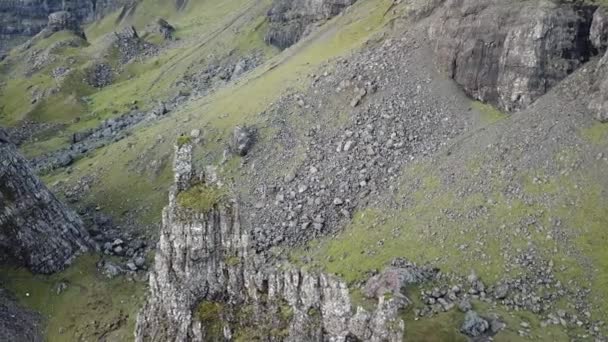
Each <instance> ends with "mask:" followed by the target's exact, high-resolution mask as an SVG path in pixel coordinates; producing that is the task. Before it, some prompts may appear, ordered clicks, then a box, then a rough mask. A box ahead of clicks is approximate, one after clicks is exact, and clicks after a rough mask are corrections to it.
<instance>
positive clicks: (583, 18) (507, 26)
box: [429, 0, 608, 111]
mask: <svg viewBox="0 0 608 342" xmlns="http://www.w3.org/2000/svg"><path fill="white" fill-rule="evenodd" d="M439 11H440V13H439V14H438V15H437V16H436V19H435V20H434V21H433V23H432V24H431V25H430V27H429V34H430V37H431V39H432V40H433V41H434V45H435V53H436V59H437V63H438V65H439V66H440V68H441V69H443V70H445V71H446V72H447V73H448V76H449V77H450V78H452V79H454V81H455V82H456V83H458V84H459V85H461V86H462V87H463V89H464V90H465V92H466V93H467V94H468V95H470V96H471V97H473V98H475V99H478V100H481V101H484V102H489V103H492V104H494V105H497V106H499V107H500V108H502V109H505V110H507V111H514V110H520V109H522V108H525V107H526V106H528V105H530V104H531V103H532V102H533V101H534V100H536V99H538V98H539V97H540V96H542V95H543V94H545V93H546V92H547V91H548V90H549V89H551V88H552V87H553V86H555V85H556V84H557V83H558V82H560V81H561V80H563V79H564V78H565V77H566V76H568V75H569V74H571V73H572V72H573V71H574V70H576V69H577V68H579V67H580V66H582V65H583V64H584V63H585V62H587V61H588V60H589V59H590V58H592V57H593V56H595V55H597V53H598V51H600V50H603V49H605V45H606V35H607V32H608V31H607V27H606V14H605V10H603V9H597V7H596V6H593V5H584V4H566V3H555V2H551V1H528V2H524V3H521V2H515V1H494V0H489V1H475V0H450V1H447V2H446V3H445V5H444V6H442V7H441V8H440V10H439Z"/></svg>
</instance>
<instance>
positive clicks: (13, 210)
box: [0, 130, 94, 273]
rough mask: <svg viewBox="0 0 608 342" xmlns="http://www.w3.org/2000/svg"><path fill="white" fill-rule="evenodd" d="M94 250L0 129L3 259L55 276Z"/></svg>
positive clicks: (70, 214) (0, 251) (69, 213)
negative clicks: (82, 254)
mask: <svg viewBox="0 0 608 342" xmlns="http://www.w3.org/2000/svg"><path fill="white" fill-rule="evenodd" d="M91 248H94V243H93V242H92V240H91V238H90V237H89V235H88V233H87V232H86V230H85V229H84V227H83V223H82V221H81V220H80V218H79V217H78V215H76V213H74V212H73V211H72V210H70V209H69V208H67V207H66V206H65V205H64V204H62V203H61V202H60V201H59V200H58V199H57V198H56V197H55V196H54V195H53V194H52V193H51V192H50V191H49V190H48V189H47V188H46V187H45V186H44V184H42V183H41V182H40V180H38V178H37V177H36V176H35V175H34V173H33V172H32V170H31V169H30V167H29V165H28V162H27V161H26V160H25V158H24V157H23V156H21V155H20V154H19V153H18V152H17V149H16V148H15V146H14V145H13V144H11V143H10V142H8V139H7V137H6V134H4V133H3V131H2V130H0V260H2V259H4V260H10V261H16V262H18V263H20V264H23V265H24V266H27V267H28V268H29V269H30V270H32V271H33V272H38V273H53V272H57V271H59V270H61V269H63V268H64V267H65V265H67V264H69V263H70V261H71V260H72V258H73V257H74V256H75V255H76V254H78V253H81V252H85V251H87V250H89V249H91Z"/></svg>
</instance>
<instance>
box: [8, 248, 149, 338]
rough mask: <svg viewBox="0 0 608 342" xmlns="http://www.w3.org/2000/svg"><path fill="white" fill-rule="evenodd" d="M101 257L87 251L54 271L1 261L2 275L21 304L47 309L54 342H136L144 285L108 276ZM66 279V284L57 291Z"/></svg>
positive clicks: (49, 334)
mask: <svg viewBox="0 0 608 342" xmlns="http://www.w3.org/2000/svg"><path fill="white" fill-rule="evenodd" d="M98 260H99V257H98V256H95V255H85V256H82V257H80V258H78V259H77V260H76V262H75V263H74V265H72V266H71V267H70V268H69V269H67V270H66V271H64V272H60V273H57V274H54V275H51V276H44V275H33V274H31V273H30V272H29V271H27V270H25V269H20V268H19V269H17V268H12V267H6V266H2V267H1V269H0V279H1V281H2V283H3V284H4V285H5V286H6V287H7V288H8V289H9V290H10V291H11V292H13V293H14V294H15V295H16V297H17V298H18V299H19V301H20V302H21V303H23V304H24V305H26V306H28V307H30V308H32V309H34V310H36V311H38V312H40V313H42V315H43V317H44V319H45V323H46V324H45V326H46V328H45V333H46V334H45V335H46V339H47V341H49V342H64V341H98V340H103V339H105V340H106V341H131V340H132V339H133V337H132V336H133V331H134V327H135V319H136V315H137V311H138V308H139V307H140V306H141V305H142V304H143V298H144V291H143V289H144V284H143V283H141V282H134V281H128V280H126V279H125V278H124V277H119V278H115V279H112V280H109V279H107V278H104V276H103V275H101V274H99V273H98V272H97V270H96V263H97V261H98ZM62 283H63V284H66V285H67V288H66V289H65V290H63V291H62V292H60V293H58V288H59V286H60V284H62Z"/></svg>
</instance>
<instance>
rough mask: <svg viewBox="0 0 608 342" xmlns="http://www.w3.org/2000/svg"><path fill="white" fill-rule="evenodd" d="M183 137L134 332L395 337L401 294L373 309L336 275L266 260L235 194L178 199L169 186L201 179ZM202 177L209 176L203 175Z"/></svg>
mask: <svg viewBox="0 0 608 342" xmlns="http://www.w3.org/2000/svg"><path fill="white" fill-rule="evenodd" d="M191 158H192V146H191V145H184V146H181V147H178V148H177V153H176V159H175V166H174V170H175V181H176V182H175V185H174V186H173V188H172V189H171V191H170V196H169V205H168V206H167V207H166V208H165V210H164V211H163V226H162V229H161V237H160V243H159V246H158V251H157V254H156V259H155V266H154V269H153V271H152V272H151V273H150V294H149V298H148V302H147V304H146V305H145V307H144V308H143V309H142V310H141V313H140V315H139V317H138V321H137V327H136V341H218V340H231V339H236V338H238V337H239V336H244V337H249V338H251V337H252V336H260V337H261V338H262V340H269V341H283V340H284V341H323V340H332V341H346V340H348V339H349V338H357V339H361V340H365V341H401V339H402V335H403V322H402V321H401V320H400V319H399V318H398V317H397V311H398V310H399V308H401V307H402V306H403V305H404V304H405V303H404V300H403V299H401V298H393V299H388V300H385V299H384V297H381V298H380V300H379V303H378V307H377V309H376V310H375V311H373V312H368V311H366V310H364V309H362V308H357V309H355V308H354V306H353V305H352V303H351V299H350V296H349V292H348V288H347V286H346V284H345V283H343V282H341V281H340V280H339V279H337V278H335V277H333V276H329V275H325V274H314V273H308V272H306V271H303V270H299V269H296V268H294V267H291V266H289V265H280V266H279V265H276V264H273V263H272V262H269V261H268V260H267V259H266V258H265V257H264V256H262V255H258V254H255V253H254V252H252V251H250V249H249V239H250V237H249V233H248V232H247V231H245V230H244V229H243V227H242V226H241V225H240V224H239V211H238V204H236V203H228V202H226V201H221V202H218V203H215V204H213V205H212V207H210V208H208V209H207V210H206V211H204V212H197V211H193V210H192V209H186V208H184V207H182V206H181V205H180V201H179V200H178V198H179V196H180V195H179V193H180V192H182V191H186V189H188V188H189V187H190V186H193V185H194V186H196V185H195V184H200V182H204V181H205V180H204V179H203V177H198V176H195V173H194V172H193V170H192V166H191V165H192V164H191ZM208 186H212V185H208Z"/></svg>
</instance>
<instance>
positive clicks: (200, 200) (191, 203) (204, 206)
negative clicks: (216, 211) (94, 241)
mask: <svg viewBox="0 0 608 342" xmlns="http://www.w3.org/2000/svg"><path fill="white" fill-rule="evenodd" d="M225 198H226V193H225V191H224V190H223V189H220V188H218V187H216V186H211V185H207V184H197V185H194V186H192V187H191V188H190V189H188V190H185V191H182V192H180V193H179V194H178V195H177V203H178V204H179V205H180V206H181V207H182V208H187V209H192V210H195V211H198V212H203V213H204V212H208V211H209V210H211V209H212V208H213V207H215V206H216V205H218V204H220V203H221V202H222V201H223V200H224V199H225Z"/></svg>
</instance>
